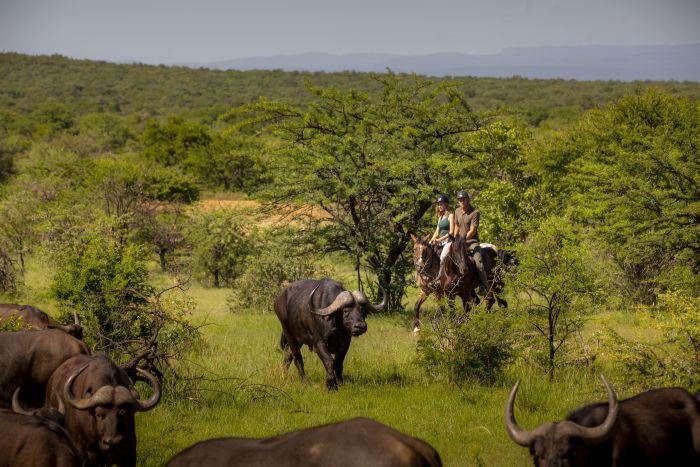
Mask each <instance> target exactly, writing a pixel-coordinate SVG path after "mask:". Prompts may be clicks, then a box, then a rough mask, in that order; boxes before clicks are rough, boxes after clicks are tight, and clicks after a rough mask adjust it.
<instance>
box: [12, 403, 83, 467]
mask: <svg viewBox="0 0 700 467" xmlns="http://www.w3.org/2000/svg"><path fill="white" fill-rule="evenodd" d="M58 420H60V414H57V413H51V411H47V410H41V411H39V415H25V414H20V413H16V412H11V411H9V410H3V409H0V467H21V466H27V467H28V466H32V467H78V466H80V465H81V464H80V457H79V455H78V451H77V450H76V448H75V445H74V444H73V441H72V440H71V438H70V436H69V435H68V433H67V432H66V430H65V429H64V428H63V426H61V424H60V422H59V421H58Z"/></svg>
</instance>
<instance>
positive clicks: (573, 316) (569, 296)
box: [509, 217, 608, 378]
mask: <svg viewBox="0 0 700 467" xmlns="http://www.w3.org/2000/svg"><path fill="white" fill-rule="evenodd" d="M517 257H518V258H519V260H520V265H519V266H518V268H517V272H516V274H515V277H513V279H514V280H513V281H512V282H509V285H510V284H511V283H512V285H513V287H514V289H515V291H516V293H518V295H519V297H520V296H524V297H526V298H525V299H524V300H523V299H522V298H520V299H519V300H518V304H517V306H518V308H519V309H521V310H522V311H523V312H524V314H525V317H526V319H527V321H528V322H529V324H530V325H531V326H532V327H534V329H535V330H536V331H537V334H538V336H539V337H540V339H536V340H534V341H533V345H535V346H537V347H539V348H540V349H542V350H543V352H542V353H543V360H544V362H545V366H546V368H547V371H548V373H549V375H550V378H553V376H554V369H555V367H556V366H557V361H558V354H559V350H560V349H561V348H562V346H563V345H564V344H565V343H566V342H567V341H568V340H569V339H570V338H571V337H572V336H573V335H574V334H575V333H576V332H578V331H579V330H580V329H581V328H582V326H583V324H584V319H585V316H586V314H589V313H591V312H592V311H593V310H594V308H593V307H594V306H595V305H596V304H600V303H602V301H603V300H604V298H605V292H607V291H606V288H605V284H606V281H607V280H608V277H607V275H606V274H607V273H606V271H605V270H604V269H603V268H600V267H599V266H598V263H597V261H596V259H595V258H594V256H593V255H592V254H591V247H590V245H587V244H585V243H581V241H580V240H579V238H578V237H577V235H575V234H574V231H573V229H572V227H571V224H570V222H569V221H568V220H567V219H564V218H560V217H551V218H549V219H547V220H546V221H544V222H543V223H542V224H541V225H540V226H539V228H538V230H537V231H536V232H534V233H533V234H532V236H531V237H529V238H528V240H527V241H526V242H525V243H524V244H522V245H519V247H518V248H517Z"/></svg>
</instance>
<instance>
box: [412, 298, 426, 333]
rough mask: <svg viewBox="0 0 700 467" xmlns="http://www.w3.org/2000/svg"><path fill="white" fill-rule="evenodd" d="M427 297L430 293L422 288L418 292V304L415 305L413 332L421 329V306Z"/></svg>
mask: <svg viewBox="0 0 700 467" xmlns="http://www.w3.org/2000/svg"><path fill="white" fill-rule="evenodd" d="M427 298H428V294H427V293H425V291H423V290H421V291H420V293H419V294H418V299H417V300H416V304H415V305H413V332H418V331H420V307H421V305H422V304H423V302H425V300H426V299H427Z"/></svg>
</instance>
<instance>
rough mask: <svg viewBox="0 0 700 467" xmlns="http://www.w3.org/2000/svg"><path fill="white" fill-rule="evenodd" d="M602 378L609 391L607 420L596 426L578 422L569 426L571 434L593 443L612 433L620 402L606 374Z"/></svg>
mask: <svg viewBox="0 0 700 467" xmlns="http://www.w3.org/2000/svg"><path fill="white" fill-rule="evenodd" d="M600 379H602V380H603V385H604V386H605V390H606V391H607V392H608V414H607V416H606V417H605V420H603V423H601V424H600V425H598V426H594V427H586V426H582V425H579V424H577V423H571V425H570V426H568V427H567V429H568V430H569V431H571V436H577V437H579V438H581V439H584V440H586V441H589V442H592V443H595V442H597V441H600V440H602V439H605V438H606V437H607V436H608V435H609V434H610V430H612V428H613V426H614V425H615V421H616V420H617V410H618V404H617V397H616V396H615V391H613V389H612V387H610V383H608V380H607V379H605V376H603V375H600Z"/></svg>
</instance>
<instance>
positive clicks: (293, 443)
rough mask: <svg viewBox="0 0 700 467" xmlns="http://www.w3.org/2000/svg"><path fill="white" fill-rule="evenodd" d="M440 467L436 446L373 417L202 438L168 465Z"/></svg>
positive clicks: (191, 466)
mask: <svg viewBox="0 0 700 467" xmlns="http://www.w3.org/2000/svg"><path fill="white" fill-rule="evenodd" d="M202 465H205V466H207V467H217V466H221V467H223V466H229V465H236V466H240V467H264V466H265V467H266V466H272V465H274V466H275V467H302V466H303V467H326V466H333V467H366V466H372V467H439V466H441V465H442V462H441V461H440V456H439V455H438V453H437V451H436V450H435V449H434V448H433V447H432V446H430V445H429V444H428V443H426V442H425V441H422V440H420V439H417V438H413V437H411V436H409V435H406V434H404V433H401V432H400V431H396V430H394V429H393V428H391V427H389V426H386V425H383V424H381V423H379V422H376V421H374V420H371V419H369V418H354V419H352V420H346V421H343V422H338V423H332V424H329V425H323V426H317V427H313V428H307V429H305V430H299V431H292V432H290V433H285V434H282V435H279V436H275V437H273V438H265V439H250V438H219V439H210V440H207V441H202V442H200V443H197V444H195V445H194V446H191V447H189V448H187V449H185V450H184V451H182V452H181V453H180V454H178V455H176V456H175V457H173V458H172V459H171V460H170V462H168V463H167V464H166V466H168V467H185V466H190V467H193V466H202Z"/></svg>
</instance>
